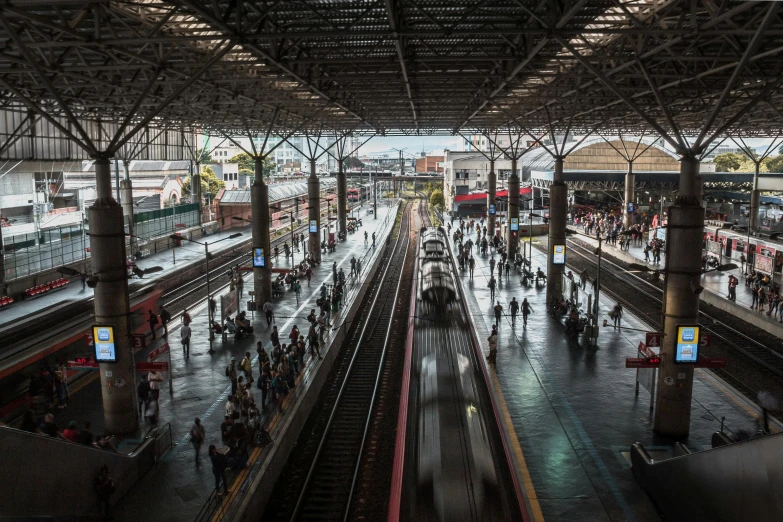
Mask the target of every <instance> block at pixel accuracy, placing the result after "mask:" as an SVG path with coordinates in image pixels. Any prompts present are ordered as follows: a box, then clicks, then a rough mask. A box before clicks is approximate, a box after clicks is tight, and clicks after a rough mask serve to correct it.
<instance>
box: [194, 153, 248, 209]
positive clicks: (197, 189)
mask: <svg viewBox="0 0 783 522" xmlns="http://www.w3.org/2000/svg"><path fill="white" fill-rule="evenodd" d="M201 197H202V194H201V163H199V162H196V163H195V169H194V170H193V174H192V175H191V176H190V199H191V200H192V201H193V203H198V222H199V225H200V224H201V205H202V203H201ZM251 197H252V196H251Z"/></svg>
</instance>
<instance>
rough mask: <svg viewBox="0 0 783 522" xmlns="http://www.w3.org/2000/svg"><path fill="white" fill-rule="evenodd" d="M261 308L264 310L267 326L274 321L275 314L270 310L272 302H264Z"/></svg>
mask: <svg viewBox="0 0 783 522" xmlns="http://www.w3.org/2000/svg"><path fill="white" fill-rule="evenodd" d="M261 309H262V310H263V311H264V315H266V327H267V328H269V327H270V326H272V323H273V322H274V321H275V314H274V313H273V311H272V303H270V302H269V301H267V302H266V303H264V306H263V307H262V308H261Z"/></svg>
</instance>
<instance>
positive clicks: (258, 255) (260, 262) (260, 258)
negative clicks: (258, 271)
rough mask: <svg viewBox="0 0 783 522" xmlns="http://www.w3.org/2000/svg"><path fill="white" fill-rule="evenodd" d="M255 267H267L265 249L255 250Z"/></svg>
mask: <svg viewBox="0 0 783 522" xmlns="http://www.w3.org/2000/svg"><path fill="white" fill-rule="evenodd" d="M253 266H254V267H260V268H263V267H265V266H266V259H265V258H264V249H263V248H254V249H253Z"/></svg>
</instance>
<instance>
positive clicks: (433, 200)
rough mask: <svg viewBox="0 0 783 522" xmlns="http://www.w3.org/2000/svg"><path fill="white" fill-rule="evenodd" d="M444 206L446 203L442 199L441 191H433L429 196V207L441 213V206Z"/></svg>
mask: <svg viewBox="0 0 783 522" xmlns="http://www.w3.org/2000/svg"><path fill="white" fill-rule="evenodd" d="M445 204H446V201H445V200H444V199H443V191H442V190H440V189H436V190H433V191H432V193H431V194H430V205H432V206H433V207H435V208H437V209H438V210H440V211H443V206H444V205H445Z"/></svg>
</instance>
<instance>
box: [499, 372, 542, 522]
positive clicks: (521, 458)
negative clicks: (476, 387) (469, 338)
mask: <svg viewBox="0 0 783 522" xmlns="http://www.w3.org/2000/svg"><path fill="white" fill-rule="evenodd" d="M489 374H490V376H491V377H492V385H493V386H494V388H495V394H496V398H497V401H498V406H500V409H501V411H502V412H503V422H504V423H505V424H506V431H507V432H508V436H509V442H511V448H512V449H513V451H514V457H515V458H516V461H517V465H518V466H519V472H520V474H521V475H522V484H523V485H524V486H525V493H526V495H527V500H528V502H529V503H530V510H531V511H532V515H533V520H535V521H536V522H544V514H543V513H542V512H541V505H540V504H539V503H538V497H537V496H536V489H535V487H534V486H533V479H531V478H530V471H529V470H528V469H527V464H526V463H525V455H524V454H523V453H522V446H521V445H520V444H519V438H517V432H516V430H515V429H514V424H513V423H512V422H511V414H510V413H509V412H508V407H507V406H506V399H505V398H504V397H503V391H502V390H501V388H500V381H498V376H497V374H496V373H495V369H494V368H492V367H490V368H489Z"/></svg>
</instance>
